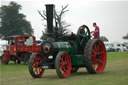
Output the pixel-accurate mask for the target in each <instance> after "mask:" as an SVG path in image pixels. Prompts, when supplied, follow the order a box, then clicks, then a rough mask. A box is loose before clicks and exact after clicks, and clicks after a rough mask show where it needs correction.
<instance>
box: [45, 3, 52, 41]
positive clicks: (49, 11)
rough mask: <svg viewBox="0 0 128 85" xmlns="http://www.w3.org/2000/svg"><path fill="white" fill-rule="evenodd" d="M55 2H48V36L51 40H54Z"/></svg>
mask: <svg viewBox="0 0 128 85" xmlns="http://www.w3.org/2000/svg"><path fill="white" fill-rule="evenodd" d="M53 9H54V5H53V4H47V5H46V16H47V32H48V33H47V36H48V39H47V40H49V41H54V38H53V36H54V35H53Z"/></svg>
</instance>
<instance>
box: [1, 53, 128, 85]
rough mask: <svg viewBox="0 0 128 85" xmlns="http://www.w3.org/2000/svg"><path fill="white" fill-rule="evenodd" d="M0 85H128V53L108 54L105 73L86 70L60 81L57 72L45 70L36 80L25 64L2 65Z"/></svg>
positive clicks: (83, 69) (80, 70)
mask: <svg viewBox="0 0 128 85" xmlns="http://www.w3.org/2000/svg"><path fill="white" fill-rule="evenodd" d="M0 83H1V84H0V85H128V52H119V53H116V52H110V53H107V64H106V68H105V70H104V72H103V73H100V74H88V73H87V71H86V69H85V68H80V69H79V71H78V72H77V73H73V74H70V76H69V77H68V78H64V79H60V78H59V77H58V76H57V74H56V71H55V70H50V69H48V70H45V72H44V75H43V77H42V78H39V79H34V78H32V77H31V75H30V74H29V72H28V67H27V65H25V64H23V63H22V64H20V65H15V64H13V62H11V63H9V65H1V64H0Z"/></svg>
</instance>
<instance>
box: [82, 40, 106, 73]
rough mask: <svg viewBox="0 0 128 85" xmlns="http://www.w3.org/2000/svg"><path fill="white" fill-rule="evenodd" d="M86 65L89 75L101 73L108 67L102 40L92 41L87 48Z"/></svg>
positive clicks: (85, 54)
mask: <svg viewBox="0 0 128 85" xmlns="http://www.w3.org/2000/svg"><path fill="white" fill-rule="evenodd" d="M84 56H85V59H84V60H85V64H86V68H87V70H88V72H89V73H100V72H102V71H103V70H104V68H105V65H106V49H105V46H104V44H103V42H102V41H101V40H96V39H93V40H90V41H89V42H88V43H87V45H86V47H85V53H84Z"/></svg>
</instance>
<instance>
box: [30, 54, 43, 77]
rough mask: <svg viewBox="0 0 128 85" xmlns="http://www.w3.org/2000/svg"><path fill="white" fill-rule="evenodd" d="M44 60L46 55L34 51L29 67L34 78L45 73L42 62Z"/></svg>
mask: <svg viewBox="0 0 128 85" xmlns="http://www.w3.org/2000/svg"><path fill="white" fill-rule="evenodd" d="M43 61H44V57H43V56H42V55H41V54H40V53H33V54H32V55H31V57H30V59H29V62H28V68H29V72H30V74H31V76H32V77H33V78H40V77H42V75H43V73H44V69H42V68H41V67H40V66H41V63H42V62H43Z"/></svg>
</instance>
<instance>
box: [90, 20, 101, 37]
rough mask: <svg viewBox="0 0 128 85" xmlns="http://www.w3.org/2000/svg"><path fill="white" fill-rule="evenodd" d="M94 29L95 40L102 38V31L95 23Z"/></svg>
mask: <svg viewBox="0 0 128 85" xmlns="http://www.w3.org/2000/svg"><path fill="white" fill-rule="evenodd" d="M93 27H94V28H95V30H94V31H92V32H91V33H92V35H93V36H94V39H96V38H99V37H100V29H99V27H98V26H97V24H96V23H95V22H94V23H93Z"/></svg>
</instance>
